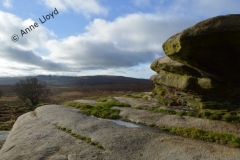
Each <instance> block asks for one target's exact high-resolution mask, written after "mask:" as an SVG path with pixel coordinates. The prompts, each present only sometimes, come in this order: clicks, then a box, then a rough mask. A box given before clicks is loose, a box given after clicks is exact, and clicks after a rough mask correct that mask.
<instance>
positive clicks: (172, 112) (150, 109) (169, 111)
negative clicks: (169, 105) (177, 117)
mask: <svg viewBox="0 0 240 160" xmlns="http://www.w3.org/2000/svg"><path fill="white" fill-rule="evenodd" d="M147 110H149V111H152V112H155V113H163V114H177V113H176V111H174V110H165V109H159V108H154V107H149V108H148V109H147Z"/></svg>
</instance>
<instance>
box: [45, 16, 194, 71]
mask: <svg viewBox="0 0 240 160" xmlns="http://www.w3.org/2000/svg"><path fill="white" fill-rule="evenodd" d="M182 22H185V23H183V24H182ZM189 23H190V22H189V20H186V19H181V20H178V19H175V18H172V17H161V16H158V15H153V14H131V15H128V16H125V17H120V18H117V19H116V20H114V21H112V22H109V21H106V20H103V19H95V20H94V21H93V22H92V23H90V24H89V25H88V26H87V27H86V30H87V31H86V32H85V33H84V34H81V35H78V36H71V37H68V38H66V39H63V40H50V41H48V42H47V48H48V50H49V52H50V56H49V57H47V58H49V59H50V60H57V61H58V62H61V63H66V64H68V65H69V66H70V65H71V67H72V69H76V70H79V71H83V70H96V69H102V70H104V69H109V68H111V69H116V68H119V67H134V66H138V65H141V64H149V63H151V62H152V61H153V60H154V59H156V57H160V56H162V55H164V54H163V51H162V43H163V42H164V41H165V40H166V39H167V38H168V37H170V36H171V35H172V34H175V33H177V32H178V31H181V30H182V29H184V28H185V27H186V25H188V24H189Z"/></svg>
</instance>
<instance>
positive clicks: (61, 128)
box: [56, 126, 105, 150]
mask: <svg viewBox="0 0 240 160" xmlns="http://www.w3.org/2000/svg"><path fill="white" fill-rule="evenodd" d="M56 128H57V129H59V130H62V131H64V132H65V133H67V134H70V135H71V136H73V137H75V138H77V139H79V140H82V141H85V142H86V143H88V144H90V145H93V146H96V147H97V148H99V149H103V150H105V149H104V148H103V146H102V145H101V144H99V143H98V142H93V141H92V139H91V138H89V137H84V136H82V135H80V134H77V133H73V132H72V130H71V129H67V128H64V127H61V126H56Z"/></svg>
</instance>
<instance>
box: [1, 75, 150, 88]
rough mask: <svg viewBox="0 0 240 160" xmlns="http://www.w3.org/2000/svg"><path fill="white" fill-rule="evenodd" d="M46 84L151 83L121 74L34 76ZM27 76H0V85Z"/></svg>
mask: <svg viewBox="0 0 240 160" xmlns="http://www.w3.org/2000/svg"><path fill="white" fill-rule="evenodd" d="M35 77H36V78H38V79H39V80H41V81H45V82H46V83H47V84H48V85H53V86H82V85H105V84H126V83H151V81H150V80H148V79H137V78H130V77H123V76H105V75H99V76H79V77H73V76H51V75H50V76H46V75H39V76H35ZM25 78H31V77H30V76H29V77H0V85H13V84H15V83H17V82H18V81H19V80H21V79H25Z"/></svg>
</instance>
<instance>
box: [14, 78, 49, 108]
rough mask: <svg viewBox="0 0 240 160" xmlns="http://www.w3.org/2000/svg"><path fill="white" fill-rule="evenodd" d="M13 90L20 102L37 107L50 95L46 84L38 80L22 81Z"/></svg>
mask: <svg viewBox="0 0 240 160" xmlns="http://www.w3.org/2000/svg"><path fill="white" fill-rule="evenodd" d="M13 90H14V92H15V93H16V94H17V96H18V98H19V99H20V100H22V101H23V102H25V103H28V104H29V105H31V106H35V105H37V104H38V103H39V102H40V101H44V100H46V99H47V98H48V97H49V93H50V90H49V89H47V85H46V83H44V82H40V81H39V80H38V79H37V78H26V79H25V80H20V81H19V82H18V83H16V84H15V85H14V87H13Z"/></svg>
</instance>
